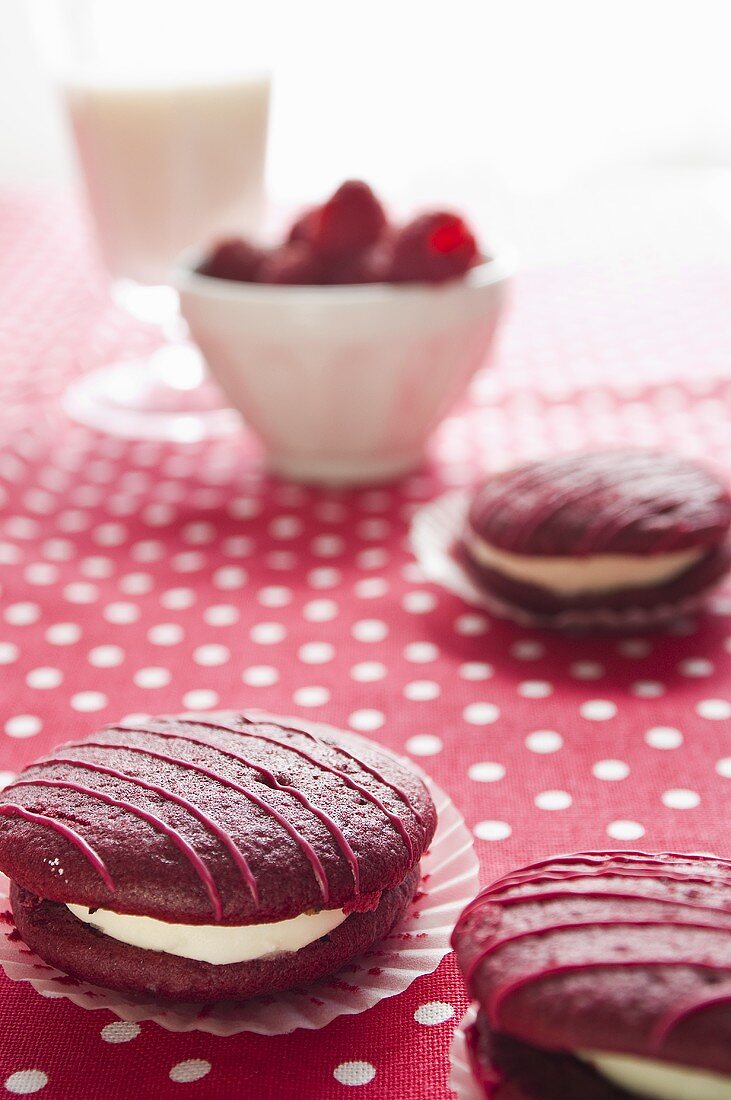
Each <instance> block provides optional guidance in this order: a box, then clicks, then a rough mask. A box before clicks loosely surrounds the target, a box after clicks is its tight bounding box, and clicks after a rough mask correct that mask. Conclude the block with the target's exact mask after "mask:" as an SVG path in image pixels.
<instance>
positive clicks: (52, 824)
mask: <svg viewBox="0 0 731 1100" xmlns="http://www.w3.org/2000/svg"><path fill="white" fill-rule="evenodd" d="M9 789H10V788H9V787H6V788H5V790H6V791H7V790H9ZM0 817H22V818H23V820H24V821H32V822H33V823H34V824H37V825H43V826H45V827H47V828H49V829H53V831H54V832H56V833H58V834H59V835H60V836H62V837H63V838H64V840H69V841H70V842H71V843H72V844H73V845H74V846H75V847H76V848H78V849H79V851H80V852H81V853H82V855H84V856H85V857H86V858H87V859H88V861H89V863H90V864H91V865H92V867H93V868H94V870H95V871H96V872H97V873H98V874H99V877H100V878H101V880H102V882H103V883H104V885H105V886H106V887H107V889H108V890H110V891H111V892H112V893H114V892H115V891H116V889H117V888H116V886H115V885H114V880H113V878H112V876H111V875H110V874H109V871H108V869H107V865H106V863H105V862H104V860H103V859H102V857H101V856H100V855H99V853H98V852H96V851H95V850H94V848H92V846H91V844H89V843H88V841H86V840H84V838H83V836H79V834H78V833H77V832H76V831H75V830H74V829H71V828H70V827H69V826H68V825H64V824H63V822H61V821H56V820H55V819H54V818H52V817H46V815H45V814H36V813H33V812H32V810H26V808H25V806H18V804H17V803H16V802H6V803H5V804H4V805H3V806H0Z"/></svg>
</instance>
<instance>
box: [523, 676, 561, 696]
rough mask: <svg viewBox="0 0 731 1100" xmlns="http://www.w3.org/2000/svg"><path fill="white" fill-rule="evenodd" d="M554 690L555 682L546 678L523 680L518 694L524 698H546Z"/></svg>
mask: <svg viewBox="0 0 731 1100" xmlns="http://www.w3.org/2000/svg"><path fill="white" fill-rule="evenodd" d="M552 692H553V684H549V683H548V682H547V681H546V680H523V682H522V683H521V684H518V694H519V695H522V696H523V698H524V699H545V698H546V697H547V696H549V695H551V693H552Z"/></svg>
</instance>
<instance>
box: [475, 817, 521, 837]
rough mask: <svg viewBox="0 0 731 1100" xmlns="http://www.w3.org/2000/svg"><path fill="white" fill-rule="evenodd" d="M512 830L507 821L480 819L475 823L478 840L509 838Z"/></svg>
mask: <svg viewBox="0 0 731 1100" xmlns="http://www.w3.org/2000/svg"><path fill="white" fill-rule="evenodd" d="M512 831H513V830H512V829H511V828H510V826H509V825H508V823H507V821H478V822H477V824H476V825H475V836H476V837H477V839H478V840H507V838H508V837H509V836H510V834H511V833H512Z"/></svg>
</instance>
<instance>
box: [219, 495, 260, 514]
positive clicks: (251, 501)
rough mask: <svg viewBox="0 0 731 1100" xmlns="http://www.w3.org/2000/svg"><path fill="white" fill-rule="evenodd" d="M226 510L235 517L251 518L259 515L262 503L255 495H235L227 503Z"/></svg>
mask: <svg viewBox="0 0 731 1100" xmlns="http://www.w3.org/2000/svg"><path fill="white" fill-rule="evenodd" d="M226 511H227V512H228V514H229V515H230V516H231V517H232V518H233V519H251V518H252V516H258V515H259V512H260V511H261V503H260V502H259V501H258V500H257V499H256V498H255V497H234V499H233V500H230V501H229V502H228V504H227V505H226Z"/></svg>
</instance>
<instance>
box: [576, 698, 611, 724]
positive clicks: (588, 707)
mask: <svg viewBox="0 0 731 1100" xmlns="http://www.w3.org/2000/svg"><path fill="white" fill-rule="evenodd" d="M616 713H617V706H616V703H612V702H610V700H609V699H590V700H589V701H588V703H582V704H581V706H580V707H579V714H580V715H581V717H582V718H588V719H589V721H590V722H606V721H607V720H608V719H609V718H614V716H615V714H616Z"/></svg>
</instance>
